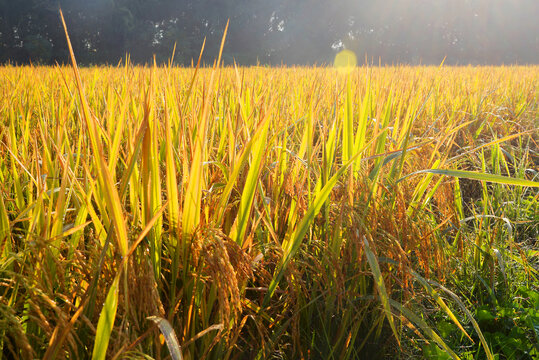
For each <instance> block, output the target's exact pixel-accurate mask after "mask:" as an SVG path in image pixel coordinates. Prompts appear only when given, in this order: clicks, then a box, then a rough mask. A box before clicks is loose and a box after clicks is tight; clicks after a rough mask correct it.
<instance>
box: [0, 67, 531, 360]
mask: <svg viewBox="0 0 539 360" xmlns="http://www.w3.org/2000/svg"><path fill="white" fill-rule="evenodd" d="M73 70H74V69H73V68H71V67H68V66H65V67H64V66H62V67H39V66H33V67H13V66H4V67H1V68H0V94H1V96H0V357H2V356H3V357H4V358H6V359H10V358H20V359H34V358H45V359H54V358H57V359H64V358H66V359H86V358H92V359H105V358H106V359H167V358H172V359H359V358H366V357H369V358H375V359H376V358H380V359H381V358H405V359H408V358H431V359H451V358H453V359H458V358H461V359H495V358H496V359H525V358H538V357H539V345H538V344H539V341H538V338H539V330H538V329H539V292H538V283H539V282H538V281H537V276H538V272H539V266H538V264H539V241H538V239H539V173H538V171H539V146H538V142H539V130H538V128H539V106H538V101H539V67H537V66H527V67H525V66H510V67H443V66H442V67H406V66H397V67H372V68H371V67H358V68H354V69H351V70H349V71H347V72H345V71H342V70H337V69H333V68H303V67H293V68H266V67H253V68H242V67H239V68H234V67H223V68H214V69H212V68H200V69H198V70H197V69H195V68H176V67H138V66H131V65H129V64H128V65H126V66H125V65H120V66H118V67H90V68H81V69H79V70H78V71H76V72H74V71H73ZM75 74H77V76H75ZM79 76H80V78H79ZM504 309H505V310H504ZM502 310H503V311H502ZM515 329H516V330H515Z"/></svg>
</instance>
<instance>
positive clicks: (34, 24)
mask: <svg viewBox="0 0 539 360" xmlns="http://www.w3.org/2000/svg"><path fill="white" fill-rule="evenodd" d="M59 7H61V8H62V9H63V10H64V13H65V15H66V21H67V25H68V28H69V29H70V36H71V41H72V42H73V47H74V50H75V53H76V54H77V59H78V60H79V62H80V63H81V64H83V65H90V64H105V63H109V64H116V63H117V62H118V61H119V60H121V59H122V58H125V56H126V54H127V53H128V54H130V56H131V60H132V61H134V62H136V63H147V62H151V61H152V59H153V55H154V54H155V55H156V59H157V61H158V62H159V63H162V62H165V61H167V59H169V58H170V56H171V54H172V50H173V47H174V44H175V43H176V44H177V52H176V56H175V62H176V64H177V65H190V63H191V60H192V59H195V60H196V59H197V57H198V54H199V51H200V48H201V45H202V43H203V40H204V39H205V38H206V39H207V42H206V49H205V52H204V54H205V55H204V58H203V60H204V61H205V62H206V63H211V62H212V61H213V60H214V59H215V57H216V55H217V52H218V47H219V41H220V39H221V35H222V32H223V29H224V27H225V24H226V22H227V20H228V19H230V28H229V32H228V36H227V44H226V45H225V48H224V53H223V59H224V61H225V63H228V64H230V63H231V62H233V61H234V60H235V61H236V62H237V63H238V64H240V65H253V64H257V63H260V64H271V65H280V64H281V63H284V64H288V65H291V64H298V65H306V64H326V63H331V62H332V60H333V58H334V56H335V53H336V52H337V51H339V50H341V49H343V48H348V49H350V50H353V51H355V52H356V53H357V55H358V58H359V59H360V63H363V61H365V58H366V57H367V59H368V61H369V62H371V61H373V62H374V63H378V62H379V60H381V62H382V63H389V64H391V63H409V64H420V63H422V64H439V63H440V62H441V61H442V60H443V58H444V57H446V56H447V59H446V63H448V64H460V65H462V64H502V63H504V64H509V63H511V64H513V63H520V64H529V63H537V62H538V61H539V59H538V57H539V55H538V54H539V35H538V34H539V22H538V21H537V14H539V2H537V1H536V0H514V1H506V0H473V1H472V0H455V1H446V0H436V1H424V0H405V1H403V0H388V1H383V2H382V1H374V0H336V1H323V0H295V1H291V0H227V1H220V0H93V1H88V0H20V1H11V0H0V62H1V63H6V62H12V63H17V64H23V63H29V62H32V63H40V64H54V63H55V62H59V63H66V62H67V61H68V52H67V46H66V41H65V37H64V34H63V30H62V28H61V26H60V21H59V17H58V9H59ZM534 34H535V35H534ZM365 55H366V57H365Z"/></svg>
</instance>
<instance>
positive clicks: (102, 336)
mask: <svg viewBox="0 0 539 360" xmlns="http://www.w3.org/2000/svg"><path fill="white" fill-rule="evenodd" d="M119 282H120V276H116V278H115V279H114V282H113V283H112V286H111V287H110V289H109V292H108V294H107V298H106V300H105V305H104V306H103V309H102V310H101V314H100V315H99V321H98V322H97V330H96V335H95V343H94V350H93V353H92V360H104V359H105V355H106V354H107V348H108V346H109V340H110V333H111V332H112V327H113V326H114V319H115V318H116V310H117V308H118V285H119Z"/></svg>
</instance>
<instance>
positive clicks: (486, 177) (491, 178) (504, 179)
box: [397, 169, 539, 187]
mask: <svg viewBox="0 0 539 360" xmlns="http://www.w3.org/2000/svg"><path fill="white" fill-rule="evenodd" d="M422 173H431V174H438V175H446V176H453V177H457V178H464V179H471V180H481V181H488V182H493V183H498V184H506V185H518V186H529V187H539V182H537V181H530V180H526V179H517V178H512V177H508V176H502V175H494V174H487V173H480V172H474V171H464V170H448V169H426V170H420V171H415V172H413V173H411V174H408V175H406V176H404V177H402V178H400V179H399V180H398V181H397V182H400V181H402V180H404V179H405V178H407V177H409V176H412V175H416V174H422Z"/></svg>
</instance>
